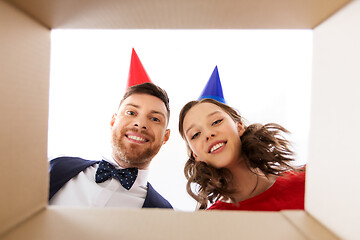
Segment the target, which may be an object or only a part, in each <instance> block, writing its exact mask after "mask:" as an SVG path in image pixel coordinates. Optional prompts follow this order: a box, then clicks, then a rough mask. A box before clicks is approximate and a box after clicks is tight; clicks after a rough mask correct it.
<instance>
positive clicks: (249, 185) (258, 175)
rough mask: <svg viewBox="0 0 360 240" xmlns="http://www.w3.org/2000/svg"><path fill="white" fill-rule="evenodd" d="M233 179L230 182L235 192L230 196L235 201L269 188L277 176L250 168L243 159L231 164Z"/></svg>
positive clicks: (250, 196) (253, 195)
mask: <svg viewBox="0 0 360 240" xmlns="http://www.w3.org/2000/svg"><path fill="white" fill-rule="evenodd" d="M230 171H231V172H232V174H233V177H234V178H233V181H232V182H231V183H230V184H232V186H233V187H234V189H235V192H234V193H233V194H232V195H231V196H230V197H231V198H233V199H234V200H235V202H240V201H244V200H246V199H249V198H252V197H255V196H257V195H259V194H261V193H263V192H265V191H266V190H267V189H269V188H270V187H271V186H272V185H273V184H274V183H275V181H276V178H277V176H274V175H270V176H268V177H267V176H265V174H264V173H263V172H262V171H261V170H259V169H252V170H250V169H249V167H248V166H247V165H246V163H245V161H240V164H237V165H236V166H232V167H231V169H230Z"/></svg>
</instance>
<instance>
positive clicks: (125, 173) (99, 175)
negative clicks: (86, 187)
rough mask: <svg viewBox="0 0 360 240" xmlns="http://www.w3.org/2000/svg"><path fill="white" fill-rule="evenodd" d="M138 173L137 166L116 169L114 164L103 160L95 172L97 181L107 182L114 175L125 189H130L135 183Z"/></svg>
mask: <svg viewBox="0 0 360 240" xmlns="http://www.w3.org/2000/svg"><path fill="white" fill-rule="evenodd" d="M137 174H138V169H137V168H125V169H115V167H114V166H113V165H111V164H110V163H108V162H106V161H104V160H102V161H101V162H100V163H99V167H98V169H97V171H96V174H95V182H97V183H101V182H105V181H106V180H108V179H109V178H111V177H113V178H116V179H118V180H119V181H120V184H121V185H122V186H123V187H124V188H125V189H127V190H129V189H130V188H131V187H132V185H133V184H134V182H135V180H136V177H137Z"/></svg>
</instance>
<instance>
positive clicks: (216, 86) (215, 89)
mask: <svg viewBox="0 0 360 240" xmlns="http://www.w3.org/2000/svg"><path fill="white" fill-rule="evenodd" d="M204 98H212V99H214V100H216V101H218V102H221V103H224V104H225V99H224V95H223V91H222V87H221V82H220V77H219V72H218V68H217V66H215V69H214V71H213V73H212V74H211V77H210V79H209V81H208V82H207V84H206V86H205V88H204V90H203V92H202V93H201V95H200V97H199V99H198V100H201V99H204Z"/></svg>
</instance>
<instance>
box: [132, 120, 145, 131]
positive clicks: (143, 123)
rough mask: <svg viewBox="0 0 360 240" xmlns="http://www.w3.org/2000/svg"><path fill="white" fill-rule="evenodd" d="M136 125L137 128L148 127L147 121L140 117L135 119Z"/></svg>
mask: <svg viewBox="0 0 360 240" xmlns="http://www.w3.org/2000/svg"><path fill="white" fill-rule="evenodd" d="M134 126H135V127H137V128H142V129H146V121H145V120H142V119H138V120H137V121H135V123H134Z"/></svg>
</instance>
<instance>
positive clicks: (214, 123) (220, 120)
mask: <svg viewBox="0 0 360 240" xmlns="http://www.w3.org/2000/svg"><path fill="white" fill-rule="evenodd" d="M221 122H222V119H219V120H216V121H215V122H213V123H212V124H211V125H212V126H214V125H216V124H219V123H221Z"/></svg>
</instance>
